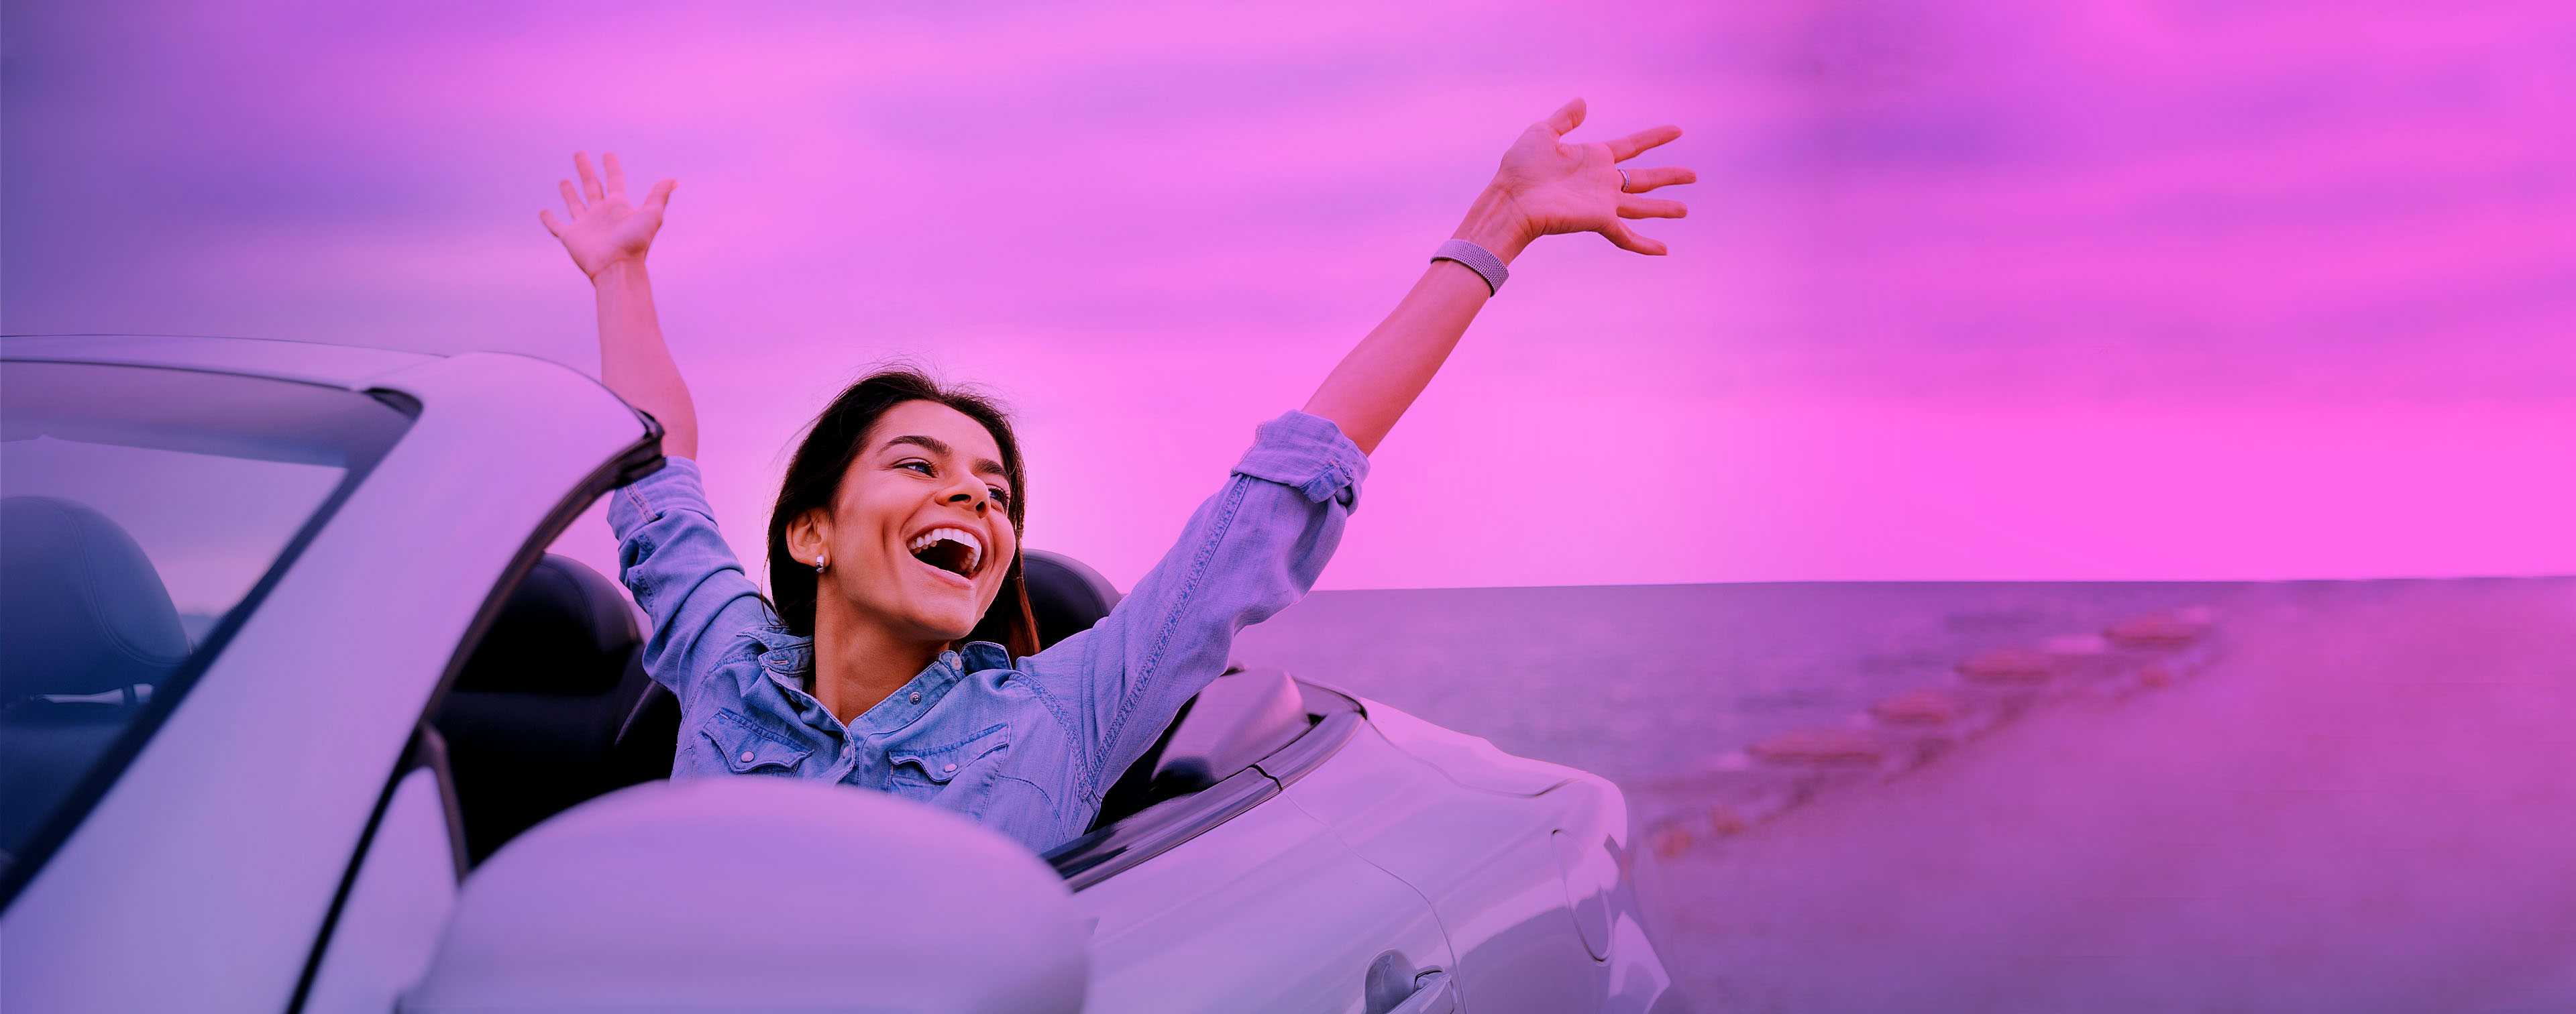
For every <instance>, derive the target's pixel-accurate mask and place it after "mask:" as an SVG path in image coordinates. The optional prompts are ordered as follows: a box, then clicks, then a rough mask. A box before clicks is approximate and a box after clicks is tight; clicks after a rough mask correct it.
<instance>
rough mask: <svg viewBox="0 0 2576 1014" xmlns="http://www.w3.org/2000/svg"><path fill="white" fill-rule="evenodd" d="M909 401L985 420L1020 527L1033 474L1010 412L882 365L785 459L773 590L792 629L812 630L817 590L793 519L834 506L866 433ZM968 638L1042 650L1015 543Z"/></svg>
mask: <svg viewBox="0 0 2576 1014" xmlns="http://www.w3.org/2000/svg"><path fill="white" fill-rule="evenodd" d="M909 401H927V402H931V403H933V404H939V405H946V406H948V407H949V408H953V409H956V410H957V411H959V412H961V413H963V414H965V416H966V417H967V418H969V419H973V420H975V421H976V422H978V423H981V424H983V426H984V430H985V432H988V433H991V434H992V435H993V442H994V443H995V444H998V445H1000V447H1001V450H1002V470H1003V472H1004V473H1005V474H1006V475H1007V476H1008V478H1009V480H1010V483H1011V495H1010V498H1009V499H1010V502H1009V503H1007V504H1005V505H1004V507H1003V510H1004V513H1006V514H1008V515H1009V516H1010V519H1011V531H1012V533H1013V534H1018V533H1019V532H1021V531H1022V530H1023V528H1022V524H1023V522H1024V521H1025V520H1026V518H1027V510H1028V476H1027V475H1026V471H1025V470H1024V469H1022V468H1021V467H1020V442H1019V440H1018V438H1016V437H1014V436H1012V435H1011V418H1010V415H1009V414H1008V413H1006V412H1004V411H1003V409H1002V407H1001V406H1000V405H999V404H996V403H995V402H994V401H993V400H992V399H991V398H989V397H986V396H985V395H983V394H981V393H978V392H976V391H973V390H970V389H967V388H963V387H956V386H951V385H946V384H942V383H940V382H939V381H937V380H935V379H932V378H931V377H930V375H929V374H926V373H923V372H922V371H921V370H919V369H917V368H915V367H911V366H893V367H888V368H886V369H882V370H878V371H877V372H875V373H872V374H869V375H868V376H867V377H866V378H864V379H862V380H860V381H859V382H858V383H855V384H852V385H850V386H849V387H848V388H847V389H845V390H843V391H842V392H841V394H840V397H837V398H834V399H832V404H831V405H830V406H829V407H827V408H825V409H823V414H821V415H818V416H815V417H814V424H813V425H812V426H810V427H807V428H806V431H805V440H804V442H803V443H800V444H798V445H797V446H796V456H795V457H793V458H791V459H789V460H788V462H787V477H786V479H785V480H784V481H782V482H780V483H779V486H778V505H777V506H775V507H772V508H770V510H769V595H770V598H771V600H772V602H773V603H774V604H775V605H776V606H777V609H778V619H779V621H780V622H782V623H784V624H786V625H787V629H788V632H790V633H793V634H797V635H799V636H804V637H811V636H813V634H814V599H815V596H817V595H818V594H820V592H819V589H818V587H817V581H816V578H815V574H814V568H813V567H812V566H810V565H808V564H805V563H802V562H799V561H798V560H797V559H796V558H795V557H793V556H790V555H788V552H787V526H788V524H789V523H791V522H793V521H795V520H796V519H797V518H800V517H803V516H805V513H806V512H807V511H812V510H822V511H826V512H828V511H830V510H831V509H832V502H833V500H834V498H835V497H837V496H838V495H839V494H840V492H841V478H842V476H844V475H847V474H848V473H849V471H850V463H851V462H853V461H856V460H858V457H859V453H860V452H861V451H864V450H866V446H865V445H866V442H867V438H868V431H869V430H871V429H873V428H875V426H876V424H877V420H878V419H879V418H882V417H883V416H884V415H885V414H886V411H887V410H888V409H892V408H893V407H895V406H897V405H901V404H903V403H905V402H909ZM1013 541H1014V542H1016V541H1017V540H1016V539H1015V540H1013ZM966 640H969V641H992V642H995V643H997V644H1000V645H1001V646H1003V647H1004V648H1008V649H1010V652H1011V654H1012V656H1014V657H1019V656H1025V655H1034V654H1037V651H1038V631H1037V624H1036V622H1035V621H1034V620H1033V619H1032V618H1031V617H1030V614H1029V591H1028V582H1027V581H1026V579H1025V577H1024V575H1023V572H1022V570H1021V567H1020V553H1019V551H1018V550H1017V549H1016V548H1014V549H1013V550H1012V552H1011V569H1010V571H1009V572H1007V573H1005V574H1004V575H1003V576H1002V591H1001V594H1000V595H998V596H995V597H994V599H993V607H992V608H991V609H988V610H985V612H984V616H983V619H982V620H980V621H979V622H977V623H976V624H975V630H974V632H972V633H969V634H967V635H966Z"/></svg>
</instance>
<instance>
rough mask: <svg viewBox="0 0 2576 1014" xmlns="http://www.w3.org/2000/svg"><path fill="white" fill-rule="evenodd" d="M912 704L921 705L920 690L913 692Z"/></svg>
mask: <svg viewBox="0 0 2576 1014" xmlns="http://www.w3.org/2000/svg"><path fill="white" fill-rule="evenodd" d="M912 703H914V704H919V703H921V691H919V690H915V691H913V692H912Z"/></svg>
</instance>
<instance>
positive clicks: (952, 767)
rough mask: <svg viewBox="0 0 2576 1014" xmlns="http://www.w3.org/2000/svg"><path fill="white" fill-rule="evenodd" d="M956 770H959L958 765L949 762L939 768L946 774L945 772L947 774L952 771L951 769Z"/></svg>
mask: <svg viewBox="0 0 2576 1014" xmlns="http://www.w3.org/2000/svg"><path fill="white" fill-rule="evenodd" d="M955 770H957V765H954V764H949V765H945V766H943V767H941V768H940V769H939V773H940V774H943V775H944V774H947V773H949V772H951V771H955Z"/></svg>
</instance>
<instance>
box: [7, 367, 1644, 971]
mask: <svg viewBox="0 0 2576 1014" xmlns="http://www.w3.org/2000/svg"><path fill="white" fill-rule="evenodd" d="M0 385H5V391H0V415H5V433H0V439H5V443H0V543H5V546H0V550H5V551H4V552H0V577H5V580H0V905H5V909H0V1009H6V1010H8V1011H10V1012H12V1014H16V1012H21V1011H23V1012H28V1014H38V1012H46V1014H51V1012H86V1011H263V1012H275V1011H335V1012H336V1011H370V1012H385V1011H395V1010H406V1011H448V1010H580V1009H595V1010H633V1009H643V1008H651V1009H655V1010H664V1009H670V1010H678V1009H796V1010H821V1009H844V1010H923V1011H948V1010H958V1011H963V1010H1066V1011H1070V1010H1077V1009H1079V1010H1090V1011H1167V1010H1168V1011H1231V1012H1257V1011H1364V1012H1368V1014H1385V1012H1389V1011H1405V1012H1429V1011H1472V1012H1475V1014H1500V1012H1508V1011H1534V1012H1549V1014H1562V1012H1572V1011H1673V1010H1679V1009H1681V1008H1680V1000H1679V998H1678V997H1677V996H1676V994H1675V993H1674V991H1673V989H1672V987H1671V979H1670V976H1668V975H1667V974H1666V971H1665V968H1664V965H1663V963H1662V961H1661V959H1660V958H1659V956H1658V954H1657V949H1656V940H1657V939H1658V932H1657V931H1656V930H1654V929H1653V927H1652V926H1651V925H1650V920H1649V918H1648V914H1647V913H1646V912H1645V911H1644V910H1642V909H1641V906H1640V904H1639V898H1640V896H1641V894H1645V893H1650V891H1641V888H1640V883H1639V881H1640V878H1643V877H1646V876H1649V874H1650V871H1649V870H1647V868H1646V861H1647V858H1648V857H1647V853H1646V850H1645V849H1644V848H1642V847H1641V843H1640V842H1639V841H1638V840H1637V839H1636V837H1635V833H1634V828H1633V827H1632V825H1631V822H1630V818H1629V815H1628V812H1627V806H1626V804H1625V802H1624V801H1623V800H1622V798H1621V797H1620V794H1619V792H1618V791H1617V790H1616V789H1615V788H1613V787H1612V786H1611V785H1610V784H1609V783H1607V782H1605V781H1603V780H1601V779H1599V778H1596V777H1593V776H1591V775H1588V774H1585V773H1583V772H1581V771H1576V770H1572V769H1569V768H1564V767H1560V766H1556V765H1552V764H1544V763H1540V762H1537V761H1530V760H1524V759H1521V758H1517V757H1512V756H1509V755H1506V754H1503V753H1502V752H1500V751H1498V750H1496V749H1494V748H1493V747H1492V746H1491V745H1490V744H1488V743H1486V742H1485V741H1484V740H1481V739H1476V738H1473V737H1469V736H1464V735H1460V734H1458V733H1455V732H1451V731H1448V730H1446V729H1442V728H1439V727H1436V726H1433V725H1430V724H1428V723H1425V722H1423V721H1421V720H1419V719H1416V718H1413V717H1412V716H1409V715H1406V714H1404V713H1403V712H1400V711H1397V710H1395V709H1392V708H1388V707H1386V706H1384V705H1382V704H1378V703H1375V702H1372V701H1367V700H1362V699H1358V698H1355V697H1352V696H1349V695H1347V694H1344V693H1340V692H1337V691H1334V690H1332V689H1330V688H1328V687H1327V686H1325V685H1323V684H1320V683H1314V682H1307V681H1305V680H1301V679H1293V678H1291V677H1290V676H1289V675H1288V674H1286V673H1282V672H1279V671H1277V670H1265V669H1260V668H1251V669H1243V670H1240V671H1236V672H1233V673H1230V674H1229V675H1227V676H1225V677H1223V678H1220V679H1219V680H1218V681H1217V682H1216V684H1214V685H1213V686H1211V687H1210V688H1209V689H1208V690H1207V691H1206V692H1205V693H1203V694H1201V695H1200V696H1199V697H1198V698H1197V699H1196V700H1194V701H1193V703H1192V704H1191V705H1190V706H1189V707H1188V708H1187V709H1185V710H1184V711H1183V712H1182V715H1181V717H1180V718H1179V719H1178V720H1177V721H1175V722H1174V723H1173V725H1172V727H1171V728H1170V729H1169V730H1167V731H1166V732H1165V733H1164V736H1163V739H1162V742H1161V743H1160V744H1159V745H1158V746H1157V747H1156V748H1155V750H1154V751H1153V752H1151V753H1149V754H1147V755H1146V756H1145V757H1144V759H1143V760H1141V761H1139V762H1138V763H1137V764H1136V766H1135V767H1134V768H1132V769H1130V770H1129V771H1128V772H1127V775H1126V777H1125V778H1124V779H1123V780H1122V781H1121V782H1120V783H1119V785H1118V787H1117V788H1116V790H1114V791H1113V792H1111V793H1110V795H1109V798H1108V802H1107V804H1106V806H1105V809H1104V812H1103V813H1102V814H1101V817H1100V821H1099V822H1098V824H1096V825H1095V828H1094V830H1093V831H1092V833H1090V834H1088V835H1086V836H1084V837H1082V838H1080V839H1077V840H1075V841H1073V842H1071V843H1069V844H1067V845H1065V846H1064V847H1062V848H1059V849H1057V850H1056V851H1054V852H1052V853H1050V854H1048V855H1046V856H1044V857H1032V856H1029V855H1028V854H1027V852H1025V851H1024V850H1021V849H1019V848H1017V847H1016V846H1012V845H1010V844H1009V843H1008V842H1007V841H1005V840H1003V839H1001V838H1000V837H999V836H997V835H993V834H991V833H990V832H987V831H984V830H982V829H981V828H977V827H974V826H973V825H971V824H968V823H967V822H965V821H963V820H960V819H958V818H955V817H953V816H951V815H948V814H946V813H942V812H938V811H934V810H930V809H928V808H924V807H920V806H916V805H913V804H910V803H906V802H904V801H902V800H897V799H893V798H891V797H885V796H880V795H878V794H874V793H866V792H853V791H849V790H844V789H840V788H837V787H826V786H805V785H801V784H798V783H791V782H786V781H782V780H775V779H702V780H695V781H689V782H683V783H672V782H670V781H669V780H668V779H669V774H670V766H671V753H672V747H673V740H674V736H675V734H676V730H677V727H678V726H677V723H678V714H677V709H676V706H675V705H674V704H673V702H672V701H671V699H670V697H669V695H668V693H667V691H662V690H661V689H660V688H658V687H657V686H655V685H654V684H653V683H652V682H651V681H650V680H649V679H647V678H646V677H645V676H644V674H643V672H642V670H641V668H640V665H639V662H638V658H639V655H640V646H639V642H638V626H637V622H636V617H635V614H634V612H633V610H632V607H631V606H629V605H628V604H627V603H626V602H625V601H624V600H623V599H622V598H621V597H620V596H619V594H618V592H617V589H616V588H615V586H614V585H613V584H612V583H610V582H609V580H608V579H607V578H605V577H602V576H601V575H599V574H598V573H596V572H594V571H592V570H590V569H589V568H587V567H584V566H583V565H581V564H579V563H576V562H573V561H571V560H568V559H565V558H562V557H558V556H550V555H547V554H546V553H545V552H544V549H545V547H546V546H547V545H548V544H550V543H551V542H552V540H553V539H554V538H555V537H556V536H557V535H558V534H559V533H560V532H562V531H563V530H564V529H565V527H566V526H567V525H569V524H570V523H571V522H572V520H573V519H574V518H575V517H576V516H577V515H579V514H580V513H581V512H582V511H583V510H584V509H585V508H586V507H588V506H589V505H591V504H592V503H593V502H594V501H596V500H597V499H598V498H599V497H600V496H602V495H603V494H604V493H605V492H606V491H607V490H609V489H611V488H613V487H615V486H616V485H617V484H619V483H620V482H622V481H625V480H627V479H630V478H632V477H634V476H637V475H640V474H644V473H646V472H649V471H651V470H652V469H655V468H658V467H660V465H661V460H662V459H661V452H660V441H659V430H658V427H656V426H655V425H654V423H653V422H652V421H651V420H650V419H649V418H646V417H644V416H641V415H639V414H638V413H636V412H635V411H633V410H632V409H630V408H628V407H627V406H626V405H625V404H624V403H622V402H620V401H619V400H618V399H617V398H616V397H615V396H613V395H611V394H609V393H608V392H607V391H606V390H605V389H603V388H601V387H600V386H599V385H598V384H597V383H595V382H593V381H592V380H590V379H589V378H588V377H586V376H584V375H582V374H581V373H578V372H576V371H573V370H570V369H566V368H564V367H562V366H558V365H555V364H552V363H547V362H543V361H540V360H536V359H530V358H526V357H521V356H513V355H500V354H489V353H475V354H469V355H459V356H452V357H440V356H428V355H417V354H411V353H403V352H390V351H383V350H374V349H357V348H342V347H334V346H323V345H308V344H300V343H289V342H268V341H250V340H240V339H203V338H137V337H46V338H12V339H8V340H7V341H6V342H5V343H4V344H0ZM1030 576H1031V592H1032V598H1033V599H1034V600H1036V605H1037V608H1038V609H1039V610H1040V612H1041V615H1042V619H1041V630H1042V633H1043V634H1044V635H1045V636H1046V637H1047V638H1049V639H1053V638H1060V637H1062V636H1064V635H1065V634H1067V633H1069V632H1071V631H1073V630H1078V629H1081V628H1082V627H1084V626H1086V625H1088V624H1089V623H1090V622H1092V621H1093V620H1095V619H1097V618H1098V617H1099V616H1100V615H1102V614H1104V613H1105V611H1106V610H1107V609H1108V608H1109V606H1110V605H1111V604H1112V603H1113V602H1114V601H1115V598H1116V594H1117V593H1116V592H1115V590H1114V589H1111V588H1110V587H1109V586H1108V584H1107V583H1106V582H1104V581H1101V580H1100V579H1099V578H1098V576H1097V575H1094V574H1092V573H1091V572H1089V571H1088V570H1087V569H1085V568H1083V567H1081V566H1080V565H1079V564H1076V563H1073V562H1072V561H1070V560H1067V559H1064V558H1062V557H1056V556H1050V555H1047V554H1036V553H1033V554H1031V557H1030ZM1306 675H1317V676H1322V677H1323V678H1325V679H1327V680H1329V679H1330V674H1328V673H1327V674H1306Z"/></svg>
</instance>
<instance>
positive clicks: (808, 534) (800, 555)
mask: <svg viewBox="0 0 2576 1014" xmlns="http://www.w3.org/2000/svg"><path fill="white" fill-rule="evenodd" d="M831 544H832V512H830V511H827V510H824V509H822V508H820V507H817V508H814V509H813V510H809V511H806V512H805V513H803V514H799V515H797V516H796V520H793V521H790V522H788V523H787V555H789V556H792V557H795V558H796V562H798V563H803V564H808V565H811V564H812V563H813V562H814V559H815V558H816V557H818V556H821V555H823V551H824V548H825V547H827V546H830V545H831Z"/></svg>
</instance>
